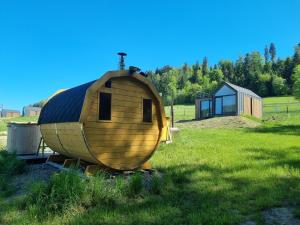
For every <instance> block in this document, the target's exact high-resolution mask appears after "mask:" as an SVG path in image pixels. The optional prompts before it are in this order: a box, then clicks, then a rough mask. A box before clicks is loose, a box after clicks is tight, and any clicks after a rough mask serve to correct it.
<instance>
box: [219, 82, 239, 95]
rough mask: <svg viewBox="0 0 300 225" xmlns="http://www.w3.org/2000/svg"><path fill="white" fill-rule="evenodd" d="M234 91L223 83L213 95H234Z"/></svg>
mask: <svg viewBox="0 0 300 225" xmlns="http://www.w3.org/2000/svg"><path fill="white" fill-rule="evenodd" d="M234 94H235V91H234V90H233V89H232V88H230V87H228V86H227V85H225V84H224V85H223V87H221V88H220V89H219V90H218V91H217V92H216V94H215V96H223V95H234Z"/></svg>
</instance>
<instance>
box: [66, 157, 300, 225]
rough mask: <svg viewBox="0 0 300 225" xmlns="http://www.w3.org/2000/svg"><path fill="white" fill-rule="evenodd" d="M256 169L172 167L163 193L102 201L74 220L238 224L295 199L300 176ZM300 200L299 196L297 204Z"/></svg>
mask: <svg viewBox="0 0 300 225" xmlns="http://www.w3.org/2000/svg"><path fill="white" fill-rule="evenodd" d="M278 157H280V156H278ZM272 166H273V167H274V166H275V165H272ZM272 166H271V167H272ZM252 169H256V168H253V167H252V166H247V165H240V166H235V167H228V168H222V167H221V166H220V167H216V166H212V165H209V164H200V165H199V164H181V165H177V166H173V167H169V168H168V169H165V170H164V171H163V172H164V176H165V179H166V180H167V179H171V180H170V181H169V182H167V183H166V184H165V185H166V186H165V190H164V191H163V193H162V194H161V195H144V196H141V197H140V198H136V199H128V200H127V201H126V202H123V203H117V204H116V205H115V206H113V207H111V206H107V205H105V204H102V203H101V202H100V203H99V205H98V206H97V207H96V208H92V209H90V210H87V211H85V212H84V213H83V214H81V215H79V216H76V217H74V218H73V219H72V221H70V223H69V225H77V224H87V225H88V224H93V225H95V224H116V225H118V224H120V225H121V224H139V225H141V224H213V225H214V224H215V225H217V224H238V223H240V222H241V221H243V220H245V218H246V217H245V216H249V215H251V214H253V213H258V212H260V210H262V209H265V208H268V207H272V206H277V205H281V204H282V202H283V201H284V200H286V199H287V198H289V199H295V198H294V192H291V191H290V189H291V188H296V187H297V184H298V182H299V181H300V180H299V178H297V177H276V178H274V177H267V178H261V177H259V176H258V177H255V176H254V177H253V176H247V175H248V172H249V171H251V170H252ZM250 174H251V172H250ZM299 203H300V199H299V202H297V201H296V203H295V204H299Z"/></svg>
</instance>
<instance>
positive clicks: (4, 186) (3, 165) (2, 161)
mask: <svg viewBox="0 0 300 225" xmlns="http://www.w3.org/2000/svg"><path fill="white" fill-rule="evenodd" d="M24 167H25V163H24V162H23V161H20V160H17V158H16V155H15V154H8V153H7V151H4V150H2V151H0V197H7V196H9V195H11V194H12V193H13V192H14V191H15V188H14V187H13V186H12V185H10V183H9V182H10V179H11V177H12V176H13V175H16V174H20V173H22V172H23V170H24Z"/></svg>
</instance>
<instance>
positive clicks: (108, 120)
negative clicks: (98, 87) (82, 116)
mask: <svg viewBox="0 0 300 225" xmlns="http://www.w3.org/2000/svg"><path fill="white" fill-rule="evenodd" d="M101 93H103V94H109V95H110V119H100V105H101V97H100V95H101ZM97 116H98V121H99V122H105V123H107V122H112V93H111V92H103V91H99V92H98V115H97Z"/></svg>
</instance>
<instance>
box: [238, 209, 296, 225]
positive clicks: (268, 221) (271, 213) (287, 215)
mask: <svg viewBox="0 0 300 225" xmlns="http://www.w3.org/2000/svg"><path fill="white" fill-rule="evenodd" d="M292 211H293V210H292V208H287V207H281V208H272V209H268V210H265V211H263V212H262V217H263V221H264V223H263V224H264V225H300V220H299V219H297V218H295V216H294V215H293V212H292ZM241 225H257V223H256V222H254V221H252V220H247V221H245V222H244V223H242V224H241Z"/></svg>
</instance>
